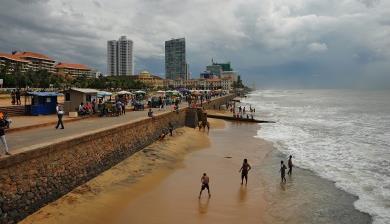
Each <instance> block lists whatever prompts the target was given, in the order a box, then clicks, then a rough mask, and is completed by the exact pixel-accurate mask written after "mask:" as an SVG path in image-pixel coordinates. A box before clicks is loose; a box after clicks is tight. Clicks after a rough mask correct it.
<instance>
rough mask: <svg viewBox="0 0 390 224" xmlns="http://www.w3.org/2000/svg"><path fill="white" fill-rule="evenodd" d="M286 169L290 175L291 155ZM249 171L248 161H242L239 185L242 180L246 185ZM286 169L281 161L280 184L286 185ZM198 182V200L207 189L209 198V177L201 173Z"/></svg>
mask: <svg viewBox="0 0 390 224" xmlns="http://www.w3.org/2000/svg"><path fill="white" fill-rule="evenodd" d="M288 168H289V170H288V173H287V174H288V175H292V168H293V163H292V156H291V155H290V156H289V159H288ZM251 169H252V167H251V165H250V164H249V163H248V160H247V159H244V161H243V163H242V165H241V168H240V170H239V171H238V172H239V173H241V185H243V184H244V180H245V185H247V184H248V173H249V171H250V170H251ZM286 169H287V167H286V166H285V165H284V162H283V160H282V161H281V167H280V171H279V172H280V173H281V182H282V183H286ZM200 182H201V184H202V185H201V188H200V192H199V198H200V197H201V196H202V192H203V191H204V190H206V189H207V192H208V194H209V197H211V193H210V185H209V183H210V177H208V176H207V174H206V173H203V175H202V177H201V179H200Z"/></svg>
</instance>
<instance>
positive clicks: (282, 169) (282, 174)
mask: <svg viewBox="0 0 390 224" xmlns="http://www.w3.org/2000/svg"><path fill="white" fill-rule="evenodd" d="M286 169H287V167H286V166H285V165H284V163H283V160H282V161H280V177H281V178H282V182H284V183H286V181H287V180H286Z"/></svg>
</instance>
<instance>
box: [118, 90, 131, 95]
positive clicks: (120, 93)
mask: <svg viewBox="0 0 390 224" xmlns="http://www.w3.org/2000/svg"><path fill="white" fill-rule="evenodd" d="M116 94H118V95H132V93H131V92H129V91H125V90H122V91H119V92H117V93H116Z"/></svg>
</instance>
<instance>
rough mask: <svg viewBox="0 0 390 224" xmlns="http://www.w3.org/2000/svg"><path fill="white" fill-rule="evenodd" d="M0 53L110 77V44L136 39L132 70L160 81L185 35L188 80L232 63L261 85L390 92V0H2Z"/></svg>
mask: <svg viewBox="0 0 390 224" xmlns="http://www.w3.org/2000/svg"><path fill="white" fill-rule="evenodd" d="M0 31H1V32H0V51H1V52H11V51H13V50H21V51H36V52H41V53H44V54H47V55H49V56H52V57H53V58H55V59H56V60H59V61H66V62H75V63H84V64H87V65H89V66H90V67H93V68H97V69H99V70H101V71H102V72H104V73H105V72H106V42H107V40H111V39H118V38H119V37H120V36H121V35H126V36H127V37H128V38H129V39H132V40H133V41H134V45H135V50H134V54H135V70H136V71H140V70H143V69H147V70H149V71H151V72H153V73H155V74H157V75H163V74H164V41H165V40H169V39H171V38H179V37H185V38H186V44H187V60H188V63H189V64H190V70H191V73H192V77H199V73H200V72H201V71H203V70H204V69H205V66H206V65H207V64H209V63H210V61H211V58H214V60H216V61H220V62H224V61H231V62H232V66H233V68H234V69H235V70H237V71H238V72H239V73H240V74H241V75H242V77H243V79H244V80H246V81H247V83H248V84H251V83H252V82H253V81H256V85H257V86H261V87H278V86H284V87H345V86H350V84H351V85H368V84H371V85H373V86H377V85H378V84H380V85H388V86H390V60H389V59H390V1H389V0H212V1H210V0H192V1H186V0H115V1H113V0H0Z"/></svg>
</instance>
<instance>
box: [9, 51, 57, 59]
mask: <svg viewBox="0 0 390 224" xmlns="http://www.w3.org/2000/svg"><path fill="white" fill-rule="evenodd" d="M14 55H15V56H17V57H20V58H36V59H43V60H48V61H54V60H53V59H51V58H49V57H48V56H46V55H44V54H39V53H35V52H28V51H25V52H16V53H15V54H14Z"/></svg>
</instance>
